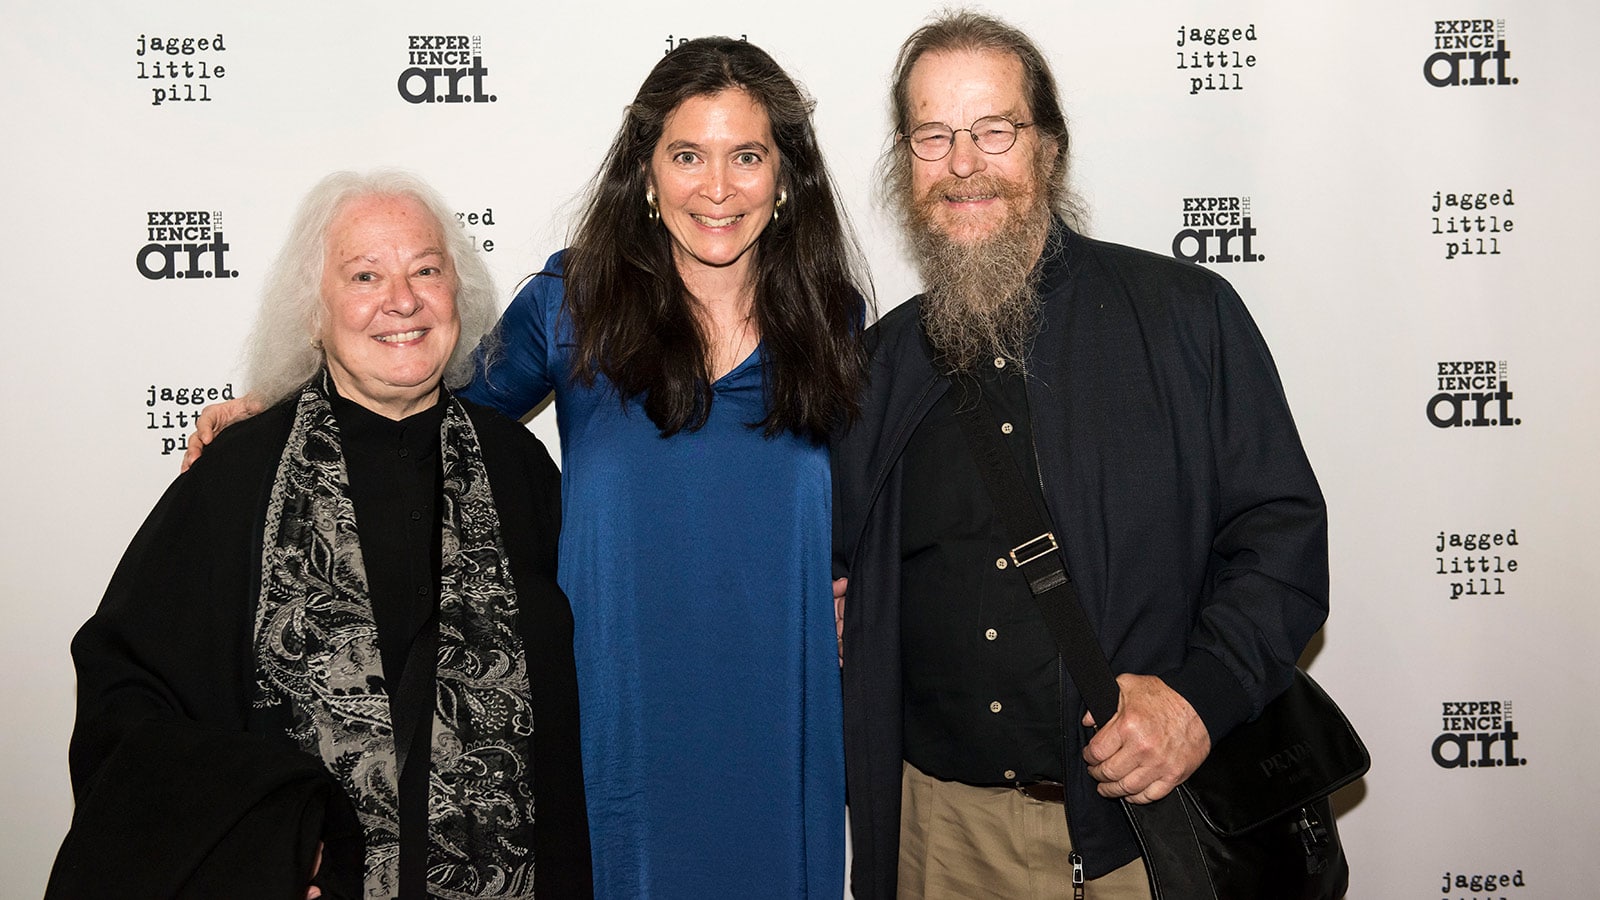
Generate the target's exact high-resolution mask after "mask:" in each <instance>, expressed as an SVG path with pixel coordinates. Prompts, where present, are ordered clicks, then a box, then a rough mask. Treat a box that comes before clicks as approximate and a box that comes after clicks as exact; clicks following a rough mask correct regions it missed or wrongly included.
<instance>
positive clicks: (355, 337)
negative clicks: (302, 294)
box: [320, 196, 461, 420]
mask: <svg viewBox="0 0 1600 900" xmlns="http://www.w3.org/2000/svg"><path fill="white" fill-rule="evenodd" d="M455 297H456V272H455V267H454V266H453V265H452V264H451V262H450V257H449V255H448V253H447V252H446V249H445V241H444V235H443V234H441V233H440V231H439V223H438V222H437V221H435V219H434V217H433V216H432V215H431V214H429V212H428V210H427V209H426V208H425V207H424V206H423V205H422V204H421V203H418V202H417V201H416V200H414V199H412V198H410V197H403V196H402V197H393V196H372V197H360V198H357V199H355V200H352V201H350V202H348V203H346V204H345V205H344V206H343V207H342V208H341V209H340V210H339V212H338V214H337V215H335V216H334V219H333V222H332V223H331V224H330V225H329V227H328V233H327V237H326V238H324V240H323V268H322V307H323V315H322V332H321V335H320V338H321V341H322V348H323V352H324V353H325V354H326V355H327V361H328V371H329V373H330V374H331V375H332V376H333V383H334V385H335V386H336V387H338V389H339V393H340V394H341V395H343V396H344V397H346V398H348V399H350V400H353V401H355V402H357V403H359V404H361V405H362V406H364V407H366V408H367V409H369V410H371V411H373V412H375V413H378V414H379V415H382V416H387V417H388V418H391V419H396V420H398V419H403V418H405V417H406V416H409V415H411V414H413V413H416V412H420V411H421V410H423V409H426V408H427V407H428V406H431V405H432V404H433V402H434V401H435V399H436V398H437V396H438V391H439V382H440V380H441V379H442V378H443V376H444V368H445V364H446V363H448V362H449V361H450V354H451V352H452V351H453V350H454V349H455V346H456V340H457V338H458V337H459V336H460V333H461V320H460V318H459V317H458V316H457V315H456V300H455Z"/></svg>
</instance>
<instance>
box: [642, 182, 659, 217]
mask: <svg viewBox="0 0 1600 900" xmlns="http://www.w3.org/2000/svg"><path fill="white" fill-rule="evenodd" d="M644 205H645V206H648V207H650V211H649V212H647V213H645V216H646V217H647V218H649V219H650V221H652V222H654V221H656V220H657V219H660V218H661V208H660V207H658V206H656V189H655V188H645V189H644Z"/></svg>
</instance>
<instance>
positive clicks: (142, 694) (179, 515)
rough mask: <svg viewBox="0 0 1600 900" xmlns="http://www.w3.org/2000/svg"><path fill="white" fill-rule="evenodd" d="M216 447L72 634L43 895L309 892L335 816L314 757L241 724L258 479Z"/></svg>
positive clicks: (333, 794) (335, 796) (154, 518)
mask: <svg viewBox="0 0 1600 900" xmlns="http://www.w3.org/2000/svg"><path fill="white" fill-rule="evenodd" d="M240 427H241V429H243V428H244V426H240ZM241 437H242V435H241ZM231 443H234V444H236V445H237V443H238V441H237V440H236V441H233V442H231ZM280 446H281V445H280ZM221 449H222V448H221V447H218V448H213V450H212V452H210V453H208V454H207V459H205V460H202V461H201V463H200V464H198V465H197V466H196V467H195V468H194V470H192V471H191V472H190V473H188V474H186V475H184V476H182V477H180V478H179V479H178V480H177V481H176V482H174V484H173V486H172V487H171V488H169V489H168V491H167V493H166V495H165V496H164V497H163V498H162V499H161V501H160V503H158V504H157V506H156V508H155V510H154V511H153V512H152V513H151V514H150V516H149V518H148V519H147V520H146V521H145V523H144V526H143V527H142V528H141V529H140V530H139V533H138V535H137V536H136V537H135V538H134V540H133V543H132V544H131V545H130V546H129V548H128V551H127V553H126V554H125V555H124V556H123V559H122V562H121V563H120V564H119V565H118V567H117V570H116V573H115V574H114V575H113V577H112V580H111V584H110V586H109V587H108V589H107V591H106V594H105V597H104V599H103V600H102V602H101V604H100V607H99V609H98V610H97V611H96V613H95V614H94V616H93V617H92V618H91V619H90V620H89V621H88V623H86V624H85V625H84V626H83V628H82V629H81V630H80V631H79V632H78V635H77V637H76V638H75V639H74V640H73V645H72V652H73V659H74V662H75V663H76V666H77V671H78V713H77V723H76V725H75V727H74V731H73V736H72V744H71V749H70V755H69V762H70V768H71V773H72V785H73V792H74V796H75V798H76V801H77V805H76V809H75V811H74V815H73V823H72V829H71V831H70V833H69V834H68V835H67V838H66V840H65V842H64V843H63V845H62V848H61V852H60V854H59V855H58V857H57V860H56V865H55V869H54V871H53V872H52V875H51V879H50V884H49V888H48V891H47V894H48V896H51V897H87V896H94V897H110V896H126V897H157V896H161V897H201V896H209V897H217V896H228V897H263V898H264V897H292V896H302V897H303V896H304V891H305V888H306V884H307V880H308V878H309V876H310V872H311V866H312V860H313V857H314V854H315V852H316V848H317V844H318V841H319V840H320V839H321V837H322V836H323V825H324V816H325V815H326V814H327V813H328V811H329V810H330V808H339V809H341V816H340V817H341V818H343V817H344V812H343V811H342V807H343V806H347V804H345V802H344V800H343V794H342V792H341V791H340V790H339V788H338V787H337V784H336V783H335V782H334V781H333V780H332V779H331V777H330V776H328V775H327V773H326V772H325V770H324V769H323V767H322V764H321V761H320V760H317V759H315V758H313V757H311V756H309V755H307V754H304V753H302V752H300V751H299V750H298V749H296V748H294V747H293V745H292V744H289V743H288V742H287V741H286V740H285V739H282V738H277V739H274V738H272V737H269V736H265V735H263V734H261V733H251V728H250V721H251V717H252V713H251V708H250V696H249V692H250V686H251V684H252V682H253V672H252V664H251V659H252V656H251V653H250V649H249V648H250V637H249V636H250V633H251V628H252V623H251V615H250V611H251V610H252V609H253V608H254V605H255V598H254V597H253V596H252V595H251V590H252V586H253V584H254V572H255V571H256V569H257V568H258V566H259V562H258V561H257V560H256V559H255V558H254V557H256V556H258V555H259V550H258V546H257V545H258V541H257V540H256V538H255V534H254V531H255V521H256V519H258V518H259V516H260V513H259V511H258V509H257V505H258V504H257V501H258V496H259V493H260V491H259V486H260V483H261V479H260V477H257V476H255V475H253V474H252V473H253V472H259V471H260V470H259V467H256V466H242V465H240V463H241V462H243V460H242V459H241V456H240V454H238V453H231V454H230V453H223V452H219V450H221ZM268 449H270V448H268ZM213 456H216V457H219V458H217V459H213V458H212V457H213ZM268 464H269V465H270V462H269V463H268ZM268 471H270V469H269V470H268ZM345 824H346V826H348V825H350V824H353V816H350V817H349V818H348V821H346V822H345ZM356 833H357V834H359V831H357V832H356ZM357 843H358V844H359V840H358V841H357ZM358 860H359V857H358ZM358 864H359V863H358ZM358 871H359V869H358Z"/></svg>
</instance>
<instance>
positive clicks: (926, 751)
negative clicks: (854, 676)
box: [900, 360, 1066, 784]
mask: <svg viewBox="0 0 1600 900" xmlns="http://www.w3.org/2000/svg"><path fill="white" fill-rule="evenodd" d="M996 363H997V364H986V365H982V366H980V367H979V370H978V371H977V372H976V373H975V374H971V375H962V376H959V377H957V378H955V379H953V385H954V389H953V390H951V391H949V392H948V393H946V394H944V395H943V396H941V397H940V398H939V399H938V400H937V401H936V402H935V403H934V405H933V408H932V409H931V410H929V411H928V415H927V417H926V418H924V419H923V420H922V422H921V423H920V424H919V425H918V426H917V429H916V431H915V432H913V433H912V435H911V441H910V443H909V444H907V445H906V450H905V456H904V461H903V465H904V467H905V470H904V479H905V482H904V484H905V502H904V504H903V506H902V512H901V515H902V519H903V523H902V525H901V532H900V547H901V555H902V562H901V568H900V578H901V598H902V599H901V615H900V645H901V654H902V656H901V672H902V675H903V677H904V680H905V688H904V690H905V758H906V760H907V761H908V762H910V763H911V764H912V765H914V766H916V767H917V768H919V769H921V770H922V771H924V772H926V773H928V774H929V775H933V776H935V777H937V778H943V779H946V780H954V781H964V782H967V783H968V784H1001V783H1008V782H1030V781H1040V780H1050V781H1061V780H1063V779H1064V778H1065V776H1066V764H1065V761H1064V759H1063V754H1064V753H1065V741H1064V739H1063V737H1062V734H1063V733H1064V729H1063V728H1062V722H1061V716H1062V711H1061V686H1060V678H1061V667H1060V664H1059V661H1058V659H1057V653H1056V648H1055V644H1054V642H1053V641H1052V639H1051V637H1050V633H1049V632H1048V631H1047V630H1046V629H1045V624H1044V618H1043V616H1042V615H1041V614H1040V612H1039V607H1038V604H1037V603H1036V602H1035V601H1034V599H1033V595H1032V594H1030V593H1029V592H1028V585H1027V582H1026V581H1025V580H1024V579H1023V577H1022V576H1021V574H1020V573H1019V570H1018V569H1017V568H1016V567H1015V566H1012V565H1010V564H1009V562H1008V563H1007V564H1006V566H1005V568H1001V567H1000V566H999V565H998V562H997V561H999V560H1002V559H1004V556H1005V552H1006V551H1007V550H1008V549H1010V545H1011V541H1009V540H1007V539H1006V536H1005V530H1004V528H1003V526H1002V524H1001V523H1000V522H999V521H997V519H996V517H995V508H994V502H993V501H992V499H991V498H990V497H989V494H988V492H987V491H986V490H985V489H984V486H983V482H982V481H981V480H979V479H978V477H977V468H976V466H977V463H976V462H975V461H974V459H973V456H972V452H971V450H970V449H969V447H968V445H967V441H966V438H965V437H963V435H962V433H961V425H960V423H959V422H958V421H957V419H956V408H957V407H956V404H957V403H961V404H962V408H966V405H967V404H968V403H969V402H971V401H969V400H967V399H965V398H966V396H967V392H971V391H982V393H983V396H984V398H985V399H986V400H987V401H988V404H989V407H990V409H991V410H993V412H994V417H995V418H996V419H997V420H998V423H999V424H998V425H997V427H999V428H1000V432H1001V440H1002V442H1003V443H1004V444H1005V445H1006V447H1007V448H1008V449H1010V450H1011V451H1012V456H1013V457H1014V458H1015V460H1016V462H1017V467H1018V469H1019V471H1022V472H1025V473H1028V474H1029V476H1030V478H1031V477H1032V475H1033V474H1034V473H1036V472H1037V471H1038V469H1037V466H1036V465H1035V464H1034V460H1033V449H1032V446H1033V430H1032V426H1031V424H1030V422H1029V418H1030V417H1029V414H1028V396H1027V392H1026V390H1024V377H1023V376H1022V374H1021V373H1020V372H1019V371H1018V366H1016V365H1015V364H1012V365H1009V366H1008V365H1006V363H1005V360H997V361H996ZM1031 483H1033V484H1034V485H1035V487H1034V489H1033V491H1031V494H1032V495H1033V500H1034V502H1035V503H1036V504H1037V508H1038V511H1039V515H1040V518H1043V517H1044V515H1045V512H1044V501H1043V499H1042V498H1040V497H1039V496H1038V493H1039V492H1038V488H1037V486H1036V485H1037V481H1036V480H1035V481H1032V482H1031Z"/></svg>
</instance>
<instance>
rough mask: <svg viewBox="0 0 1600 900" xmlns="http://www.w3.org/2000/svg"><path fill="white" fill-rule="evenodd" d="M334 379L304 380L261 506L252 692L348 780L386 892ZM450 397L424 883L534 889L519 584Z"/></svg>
mask: <svg viewBox="0 0 1600 900" xmlns="http://www.w3.org/2000/svg"><path fill="white" fill-rule="evenodd" d="M331 392H332V386H331V384H330V383H329V380H328V374H327V372H326V371H323V372H322V373H321V374H319V375H318V376H317V377H315V378H313V379H312V380H311V381H310V382H309V383H307V385H306V386H305V387H304V388H302V389H301V393H300V397H299V401H298V406H297V407H296V411H295V418H294V427H293V428H292V429H291V431H290V433H289V442H288V444H287V445H286V446H285V447H284V449H283V456H282V457H281V458H280V460H279V462H278V472H277V476H276V479H275V480H274V483H273V486H272V495H271V499H270V500H269V502H268V505H267V516H266V530H265V536H264V539H263V542H262V553H261V596H260V599H259V602H258V604H257V609H256V620H255V655H256V679H257V680H256V697H255V702H256V704H257V705H258V706H263V707H264V706H269V705H275V704H280V703H282V704H286V705H287V706H288V708H289V710H290V713H291V717H292V720H293V726H292V728H291V731H290V737H291V738H292V739H294V740H295V741H296V742H297V743H298V744H299V745H300V747H301V748H302V749H304V750H305V751H306V752H308V753H310V754H312V755H314V756H317V757H320V758H321V759H322V761H323V764H324V765H326V766H327V768H328V771H329V772H331V773H333V775H334V777H335V778H337V779H338V781H339V782H340V784H341V785H342V786H343V787H344V790H345V793H346V794H347V795H348V796H349V797H350V799H351V800H352V801H353V802H354V804H355V807H356V811H357V815H358V817H359V818H360V821H361V826H362V831H363V833H364V837H365V841H366V859H365V882H366V896H367V897H368V898H387V897H393V896H395V895H397V894H398V893H399V805H400V804H399V801H400V797H399V771H398V766H397V764H396V757H395V736H394V726H393V720H392V718H391V716H390V709H389V690H388V686H386V685H385V684H384V679H383V663H382V658H381V656H380V654H379V649H378V628H377V625H376V623H375V621H374V619H373V613H372V602H371V598H370V597H369V595H368V586H367V576H366V571H365V569H364V568H363V565H362V557H361V545H360V541H359V540H358V539H357V534H356V522H355V509H354V506H353V505H352V503H351V500H350V484H349V478H348V475H347V472H346V469H345V462H344V454H343V451H342V450H341V446H340V440H339V427H338V424H337V422H336V421H335V420H334V415H333V408H332V406H331V405H330V404H329V402H328V396H329V394H330V393H331ZM448 403H449V407H448V408H447V409H446V411H445V415H444V422H443V424H442V426H441V427H440V442H441V454H440V456H441V460H442V465H443V470H444V478H443V485H444V490H443V497H442V498H441V501H442V502H441V503H440V507H439V508H440V511H441V519H442V527H441V534H442V544H443V546H442V549H441V553H440V560H441V566H440V576H441V578H440V589H439V640H438V653H437V663H438V669H437V674H436V676H435V685H436V687H435V704H434V710H433V724H432V743H431V747H430V753H429V755H430V758H429V772H428V863H427V871H428V893H429V895H430V896H434V897H444V898H469V897H496V898H521V897H532V896H533V870H534V859H533V827H532V826H533V812H534V810H533V805H534V803H533V801H534V798H533V779H532V773H531V771H530V767H531V766H532V763H533V748H532V744H531V736H532V734H533V726H534V722H533V707H532V703H531V698H530V696H529V694H530V692H529V687H528V672H527V660H526V659H525V657H524V656H523V652H522V640H521V637H520V634H519V632H518V631H517V594H516V591H515V589H514V587H513V585H512V583H511V572H510V571H509V570H508V569H507V567H506V552H505V547H504V546H503V545H502V543H501V539H500V519H499V516H498V514H497V513H496V510H495V505H494V498H493V497H492V496H491V494H490V491H489V479H488V475H487V473H486V472H485V471H484V464H483V454H482V450H481V448H480V446H479V444H478V436H477V432H476V431H474V430H473V427H472V423H471V422H470V421H469V420H468V419H467V416H466V411H465V410H464V409H463V408H462V406H461V404H460V402H459V401H457V400H455V399H454V398H451V399H450V400H449V401H448ZM416 762H417V763H421V762H422V760H416Z"/></svg>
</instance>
